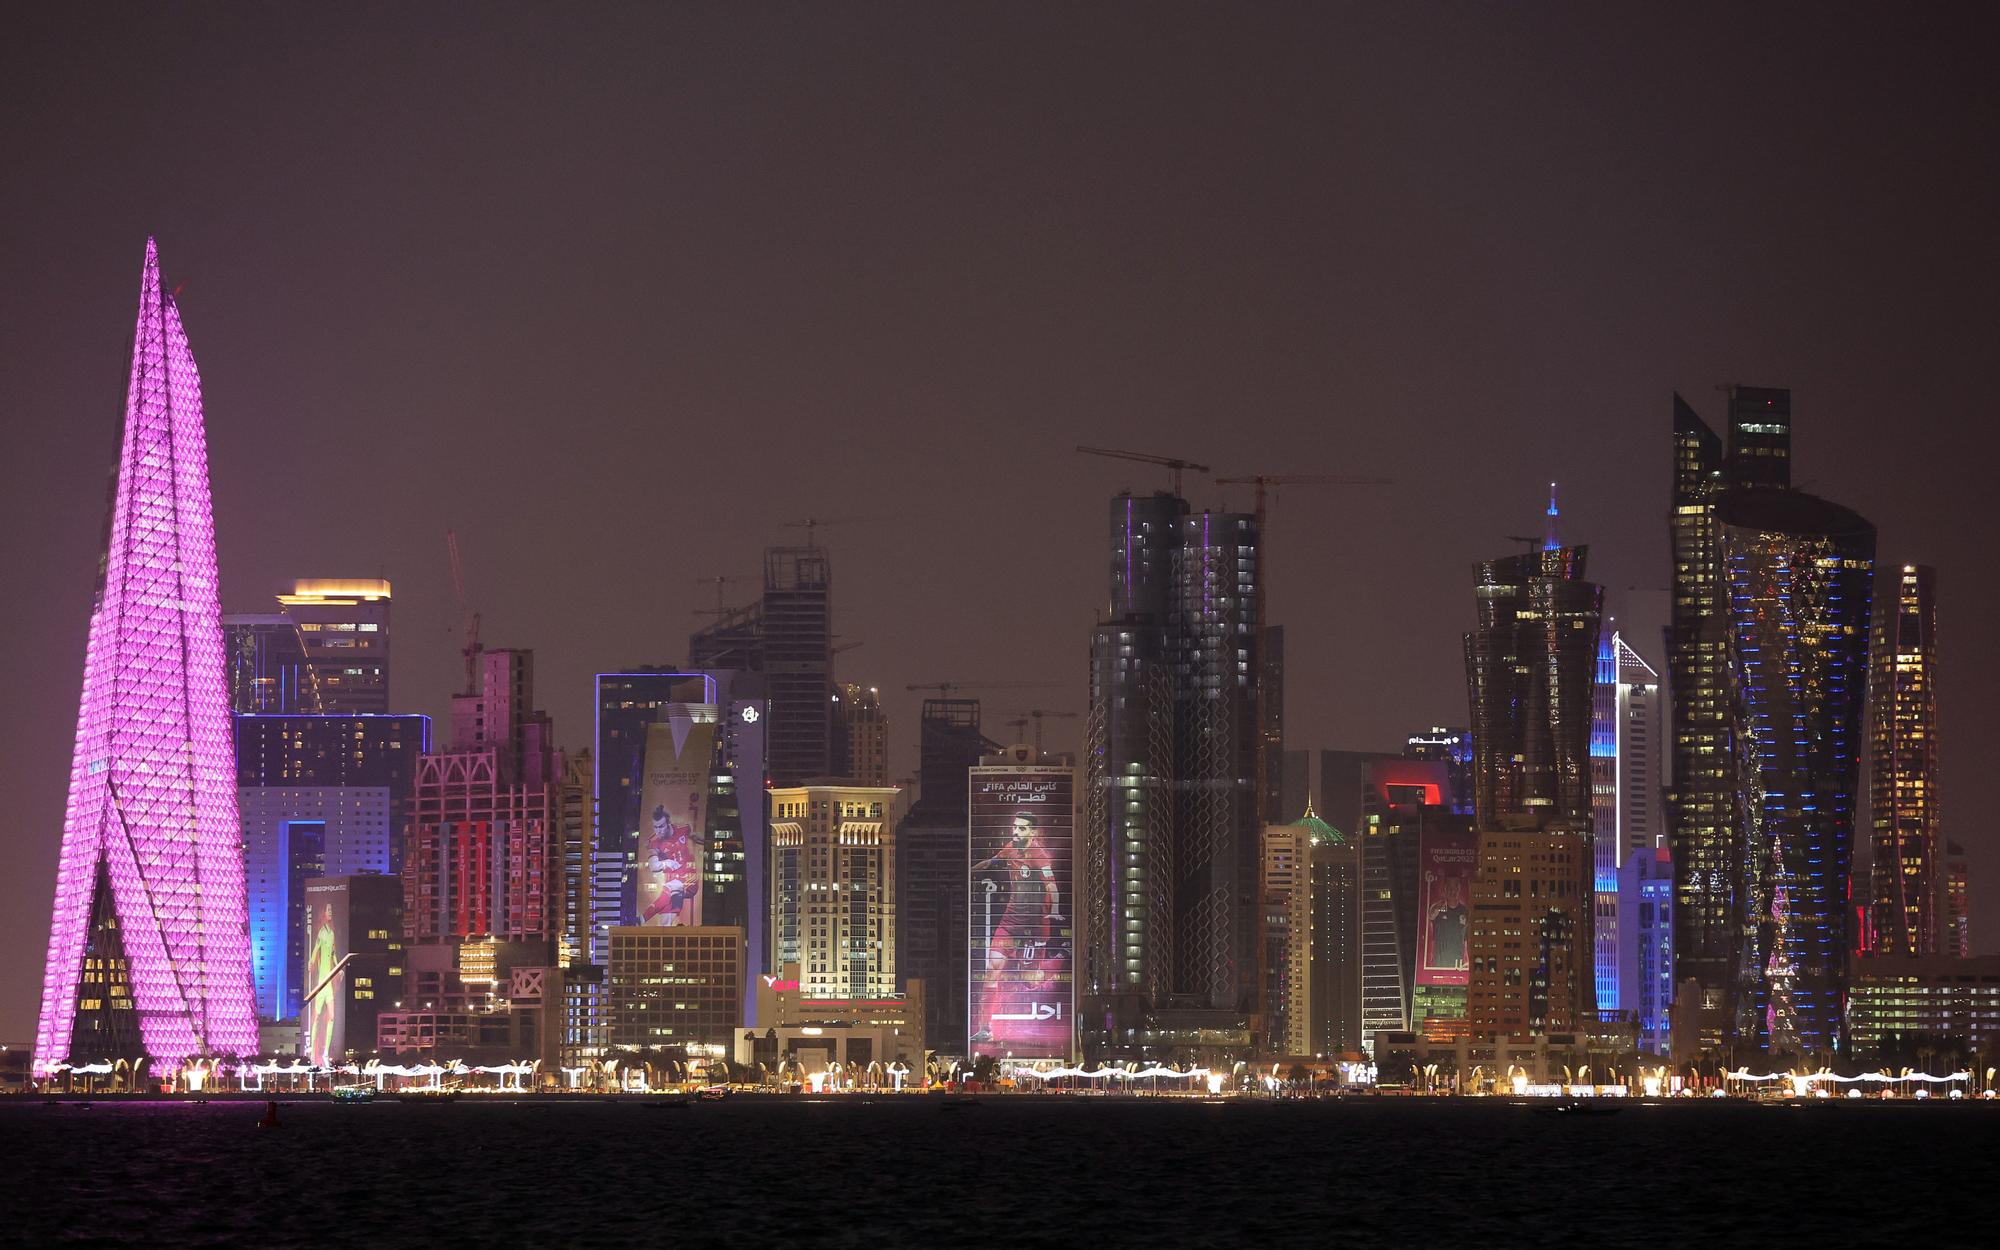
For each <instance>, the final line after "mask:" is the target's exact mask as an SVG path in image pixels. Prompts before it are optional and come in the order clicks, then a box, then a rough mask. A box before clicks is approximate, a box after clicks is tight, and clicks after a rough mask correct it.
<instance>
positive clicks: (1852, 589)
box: [1667, 386, 1875, 1055]
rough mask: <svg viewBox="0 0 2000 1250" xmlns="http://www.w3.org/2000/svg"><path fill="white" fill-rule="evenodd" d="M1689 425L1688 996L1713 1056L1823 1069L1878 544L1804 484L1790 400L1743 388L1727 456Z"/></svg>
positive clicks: (1845, 935) (1843, 925)
mask: <svg viewBox="0 0 2000 1250" xmlns="http://www.w3.org/2000/svg"><path fill="white" fill-rule="evenodd" d="M1674 417H1675V443H1676V471H1675V486H1674V496H1673V498H1674V512H1673V514H1672V527H1673V538H1674V552H1675V556H1674V609H1673V616H1672V623H1671V625H1670V626H1669V630H1668V657H1669V658H1668V676H1669V682H1670V684H1671V685H1672V687H1673V693H1674V699H1673V708H1672V710H1673V732H1672V734H1671V735H1670V736H1671V740H1672V742H1673V750H1674V773H1673V787H1672V789H1671V790H1669V792H1668V796H1667V798H1668V801H1667V817H1668V838H1669V845H1670V850H1671V853H1672V857H1673V864H1674V874H1675V899H1674V923H1675V933H1674V959H1675V963H1676V971H1675V981H1676V985H1677V988H1676V992H1675V998H1676V1002H1677V1003H1678V1004H1680V1005H1682V1006H1683V1007H1684V1008H1687V1009H1690V1010H1692V1011H1694V1012H1696V1013H1698V1015H1699V1019H1700V1021H1701V1026H1700V1028H1699V1029H1698V1030H1694V1031H1693V1032H1694V1033H1695V1036H1696V1038H1697V1043H1698V1044H1699V1045H1700V1046H1701V1047H1702V1048H1703V1049H1715V1048H1718V1047H1720V1046H1722V1045H1724V1044H1731V1043H1733V1044H1735V1045H1736V1046H1738V1047H1741V1048H1746V1049H1752V1050H1758V1051H1768V1052H1772V1053H1779V1054H1783V1053H1789V1054H1803V1055H1820V1054H1825V1053H1828V1052H1831V1051H1833V1050H1836V1049H1838V1048H1839V1047H1840V1045H1841V1042H1842V1033H1843V1019H1842V1010H1843V1003H1844V1001H1845V998H1846V987H1847V979H1848V960H1849V957H1850V952H1851V950H1852V945H1853V943H1852V940H1851V932H1850V928H1851V925H1852V919H1851V917H1850V916H1849V914H1848V894H1849V890H1850V880H1849V878H1850V875H1851V871H1852V857H1853V842H1854V807H1855V797H1856V796H1855V791H1856V787H1857V784H1858V778H1859V753H1860V746H1861V744H1860V742H1859V738H1860V731H1861V723H1862V720H1861V718H1862V710H1863V704H1864V699H1865V694H1866V690H1865V687H1866V676H1867V665H1868V633H1869V630H1868V626H1869V608H1870V603H1871V599H1872V595H1873V580H1874V561H1875V529H1874V527H1873V526H1872V525H1870V524H1869V523H1868V522H1867V521H1866V520H1864V519H1863V518H1861V517H1860V516H1857V515H1856V514H1855V513H1853V512H1851V511H1849V510H1847V509H1846V508H1842V507H1840V506H1839V505H1837V504H1832V503H1828V502H1827V501H1825V500H1823V499H1818V498H1815V497H1814V496H1812V495H1808V494H1806V493H1805V492H1803V491H1799V490H1796V489H1793V488H1792V486H1791V485H1790V481H1791V476H1790V473H1791V471H1790V465H1791V446H1790V444H1791V395H1790V392H1788V391H1784V390H1775V389H1767V388H1760V387H1746V386H1736V387H1732V388H1730V398H1729V441H1728V446H1727V450H1726V451H1725V450H1724V448H1723V444H1722V440H1720V439H1718V438H1717V437H1716V436H1715V434H1714V433H1713V432H1712V431H1710V430H1709V429H1708V427H1707V426H1706V425H1705V424H1704V423H1703V422H1702V421H1701V419H1700V418H1699V417H1697V416H1695V414H1694V413H1693V411H1692V410H1691V409H1689V408H1688V406H1687V405H1686V403H1684V402H1683V401H1681V400H1680V398H1679V397H1678V396H1677V397H1676V398H1675V401H1674ZM1690 993H1692V994H1694V995H1697V997H1694V998H1690V997H1689V994H1690ZM1683 1032H1685V1030H1680V1029H1677V1030H1676V1033H1677V1034H1680V1033H1683Z"/></svg>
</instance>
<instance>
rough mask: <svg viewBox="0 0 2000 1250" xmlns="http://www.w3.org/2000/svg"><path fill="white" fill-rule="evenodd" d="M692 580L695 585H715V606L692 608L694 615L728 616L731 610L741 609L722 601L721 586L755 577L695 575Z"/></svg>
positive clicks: (754, 579)
mask: <svg viewBox="0 0 2000 1250" xmlns="http://www.w3.org/2000/svg"><path fill="white" fill-rule="evenodd" d="M694 580H695V585H697V586H713V587H715V606H714V607H712V608H696V609H695V610H694V612H695V615H696V616H728V615H729V614H730V613H731V612H736V611H740V610H741V609H739V608H732V607H729V606H728V605H726V604H725V603H724V602H723V598H722V597H723V590H722V588H723V587H724V586H734V585H737V584H739V583H741V582H754V581H756V580H757V579H756V578H754V577H697V578H695V579H694Z"/></svg>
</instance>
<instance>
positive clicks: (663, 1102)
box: [639, 1098, 694, 1111]
mask: <svg viewBox="0 0 2000 1250" xmlns="http://www.w3.org/2000/svg"><path fill="white" fill-rule="evenodd" d="M639 1105H640V1106H642V1107H644V1108H646V1109H647V1110H648V1111H664V1110H666V1109H667V1108H669V1107H673V1108H686V1107H691V1106H693V1105H694V1104H693V1103H692V1102H690V1101H689V1100H687V1099H685V1098H648V1099H647V1100H646V1101H644V1102H642V1103H640V1104H639Z"/></svg>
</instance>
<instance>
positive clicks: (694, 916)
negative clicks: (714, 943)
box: [636, 706, 715, 925]
mask: <svg viewBox="0 0 2000 1250" xmlns="http://www.w3.org/2000/svg"><path fill="white" fill-rule="evenodd" d="M663 715H665V716H666V717H667V719H666V720H664V721H662V722H660V723H659V724H656V725H649V726H647V728H646V756H645V769H644V773H643V777H642V781H641V783H640V786H639V865H638V886H639V888H638V892H637V898H636V902H637V905H638V908H639V923H640V924H651V925H681V924H685V925H698V924H700V923H701V872H702V864H703V863H704V862H705V860H706V851H707V825H706V824H705V823H704V822H705V821H706V819H707V815H708V790H709V776H710V774H711V773H712V772H713V770H714V767H715V725H714V723H713V722H712V721H697V720H695V719H694V718H693V717H692V716H691V715H690V714H689V713H688V712H686V711H685V710H683V709H681V708H679V707H677V706H676V707H673V708H669V709H667V710H666V711H665V712H664V713H663Z"/></svg>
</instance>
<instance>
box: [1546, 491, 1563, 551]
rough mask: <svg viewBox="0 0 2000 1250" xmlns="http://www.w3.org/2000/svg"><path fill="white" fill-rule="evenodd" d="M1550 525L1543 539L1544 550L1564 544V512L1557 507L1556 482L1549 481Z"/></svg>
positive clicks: (1552, 549)
mask: <svg viewBox="0 0 2000 1250" xmlns="http://www.w3.org/2000/svg"><path fill="white" fill-rule="evenodd" d="M1548 518H1549V520H1548V527H1547V531H1546V534H1545V536H1544V537H1543V539H1542V550H1543V551H1554V550H1556V549H1558V548H1560V547H1561V546H1562V512H1561V510H1559V509H1558V508H1557V507H1556V484H1555V483H1554V482H1550V483H1549V511H1548Z"/></svg>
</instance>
